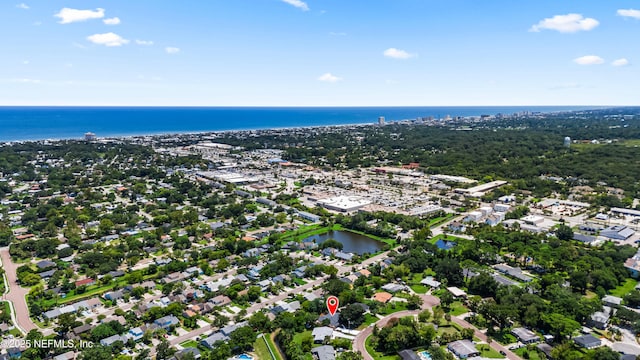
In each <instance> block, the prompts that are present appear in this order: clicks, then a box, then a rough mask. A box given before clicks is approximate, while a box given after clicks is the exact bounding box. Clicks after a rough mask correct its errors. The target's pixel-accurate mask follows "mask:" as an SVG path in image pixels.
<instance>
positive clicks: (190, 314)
mask: <svg viewBox="0 0 640 360" xmlns="http://www.w3.org/2000/svg"><path fill="white" fill-rule="evenodd" d="M182 316H183V317H185V318H187V319H190V318H192V317H195V316H198V314H196V313H195V312H194V311H192V310H185V311H183V312H182Z"/></svg>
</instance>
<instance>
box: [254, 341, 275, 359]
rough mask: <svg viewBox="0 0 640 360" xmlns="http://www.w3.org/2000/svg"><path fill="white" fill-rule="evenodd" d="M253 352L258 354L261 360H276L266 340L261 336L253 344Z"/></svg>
mask: <svg viewBox="0 0 640 360" xmlns="http://www.w3.org/2000/svg"><path fill="white" fill-rule="evenodd" d="M253 351H254V352H255V353H256V356H257V357H258V359H259V360H275V359H274V358H273V356H271V353H270V352H269V348H268V345H267V340H266V338H263V337H261V336H259V337H258V338H257V339H256V342H255V343H254V344H253ZM274 354H275V352H274Z"/></svg>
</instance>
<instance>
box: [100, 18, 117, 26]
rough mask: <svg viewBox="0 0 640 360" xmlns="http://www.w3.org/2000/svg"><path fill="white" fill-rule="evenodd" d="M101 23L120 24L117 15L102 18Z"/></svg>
mask: <svg viewBox="0 0 640 360" xmlns="http://www.w3.org/2000/svg"><path fill="white" fill-rule="evenodd" d="M102 22H103V23H105V24H106V25H118V24H120V18H119V17H112V18H109V19H104V20H102Z"/></svg>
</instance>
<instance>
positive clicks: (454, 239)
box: [429, 234, 471, 244]
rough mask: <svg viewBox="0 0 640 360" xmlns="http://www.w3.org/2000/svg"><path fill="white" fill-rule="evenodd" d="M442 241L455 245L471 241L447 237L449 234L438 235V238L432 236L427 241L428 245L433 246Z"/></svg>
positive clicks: (451, 236)
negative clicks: (451, 242)
mask: <svg viewBox="0 0 640 360" xmlns="http://www.w3.org/2000/svg"><path fill="white" fill-rule="evenodd" d="M440 239H443V240H446V241H453V242H455V243H458V244H459V243H460V242H465V241H467V242H468V241H471V240H467V239H463V238H459V237H457V236H453V235H449V234H446V235H445V234H440V235H438V236H434V237H432V238H431V240H429V242H430V243H432V244H435V243H437V242H438V240H440Z"/></svg>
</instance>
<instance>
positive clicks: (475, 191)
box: [454, 180, 507, 197]
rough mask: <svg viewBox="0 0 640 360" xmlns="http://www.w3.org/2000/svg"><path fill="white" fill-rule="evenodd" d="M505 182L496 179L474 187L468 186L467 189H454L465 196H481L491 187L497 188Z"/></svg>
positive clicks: (491, 188)
mask: <svg viewBox="0 0 640 360" xmlns="http://www.w3.org/2000/svg"><path fill="white" fill-rule="evenodd" d="M506 183H507V182H506V181H503V180H496V181H492V182H488V183H486V184H481V185H477V186H474V187H470V188H468V189H462V188H457V189H455V190H454V191H455V192H456V193H458V194H462V195H465V196H471V197H482V196H484V194H486V193H488V192H489V191H491V190H493V189H497V188H499V187H500V186H503V185H505V184H506Z"/></svg>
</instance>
